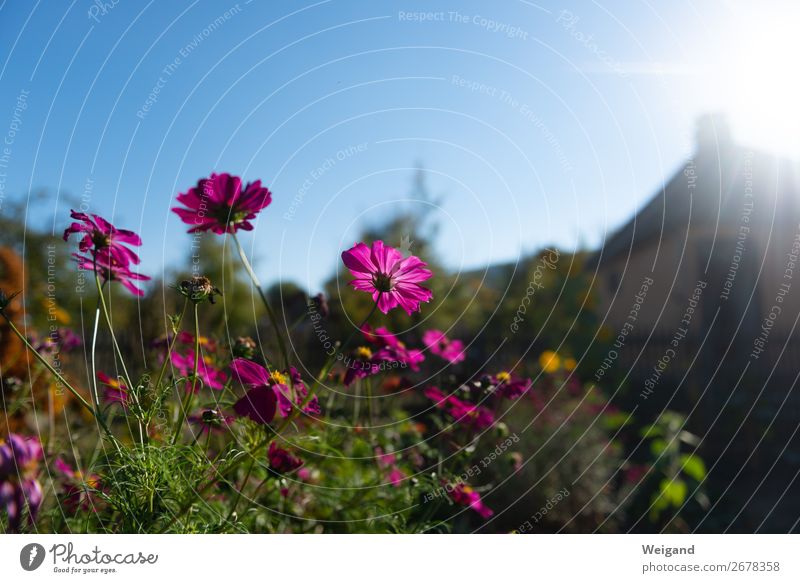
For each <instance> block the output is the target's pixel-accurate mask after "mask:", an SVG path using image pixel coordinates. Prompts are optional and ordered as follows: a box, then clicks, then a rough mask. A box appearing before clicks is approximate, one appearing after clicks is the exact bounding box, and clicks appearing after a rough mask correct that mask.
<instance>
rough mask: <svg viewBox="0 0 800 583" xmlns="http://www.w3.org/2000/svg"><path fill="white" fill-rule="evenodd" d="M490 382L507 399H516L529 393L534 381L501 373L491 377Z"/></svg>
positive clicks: (504, 372) (508, 373)
mask: <svg viewBox="0 0 800 583" xmlns="http://www.w3.org/2000/svg"><path fill="white" fill-rule="evenodd" d="M489 382H490V383H491V384H493V385H494V386H495V390H496V391H497V393H498V394H500V395H502V396H503V397H505V398H506V399H516V398H518V397H521V396H522V395H524V394H525V393H527V392H528V391H529V390H530V388H531V385H533V381H531V380H530V379H523V378H520V377H518V376H515V375H512V374H511V373H510V372H506V371H501V372H499V373H497V374H496V375H494V376H492V377H489Z"/></svg>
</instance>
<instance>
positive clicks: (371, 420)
mask: <svg viewBox="0 0 800 583" xmlns="http://www.w3.org/2000/svg"><path fill="white" fill-rule="evenodd" d="M364 381H365V383H366V385H367V413H368V415H369V429H370V430H371V429H372V428H373V427H375V413H374V411H373V409H372V379H371V378H366V379H364Z"/></svg>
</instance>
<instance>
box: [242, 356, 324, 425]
mask: <svg viewBox="0 0 800 583" xmlns="http://www.w3.org/2000/svg"><path fill="white" fill-rule="evenodd" d="M230 368H231V371H233V374H234V375H235V376H236V378H238V379H239V381H240V382H241V383H242V384H243V385H245V386H247V387H250V390H249V391H247V393H246V394H245V395H244V397H242V398H241V399H239V400H238V401H236V403H234V405H233V410H234V411H236V414H237V415H239V416H240V417H249V418H250V419H252V420H253V421H255V422H256V423H261V424H267V423H270V422H271V421H272V419H273V418H274V417H275V413H276V411H277V412H279V413H280V415H281V417H284V418H286V417H288V416H289V415H290V414H291V412H292V409H293V408H294V407H297V406H299V405H300V404H301V403H302V402H303V401H304V400H305V399H306V397H307V396H308V389H306V386H305V384H304V383H303V379H302V377H301V376H300V373H299V372H298V371H297V369H295V368H294V367H292V368H290V369H289V373H288V374H287V373H285V372H284V373H282V372H278V371H273V372H271V373H270V372H269V371H268V370H267V369H266V368H264V367H263V366H261V365H260V364H256V363H255V362H253V361H251V360H247V359H245V358H237V359H235V360H234V361H233V362H232V363H231V366H230ZM290 379H291V383H290ZM292 397H294V398H292ZM303 412H304V413H307V414H309V415H319V414H320V413H321V410H320V407H319V400H318V399H317V397H316V396H314V397H312V398H311V400H310V401H309V402H308V403H307V404H306V406H305V408H304V409H303Z"/></svg>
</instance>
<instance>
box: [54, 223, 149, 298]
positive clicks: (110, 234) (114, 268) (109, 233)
mask: <svg viewBox="0 0 800 583" xmlns="http://www.w3.org/2000/svg"><path fill="white" fill-rule="evenodd" d="M71 216H72V218H73V219H76V220H77V221H80V222H75V223H72V224H71V225H70V226H69V227H67V228H66V229H65V230H64V240H65V241H66V240H68V239H69V236H70V235H72V234H73V233H78V234H82V235H83V236H82V237H81V239H80V241H79V242H78V249H79V250H80V252H81V253H82V254H81V253H73V254H72V256H73V257H74V258H75V260H76V261H77V262H78V268H79V269H82V270H86V271H92V272H94V271H95V270H97V274H98V275H99V276H100V277H101V278H102V279H103V281H118V282H119V283H121V284H122V285H123V287H125V288H126V289H127V290H128V291H130V292H131V293H132V294H134V295H137V296H142V295H144V292H143V291H142V290H140V289H139V288H137V287H136V286H135V285H134V283H133V282H134V281H147V280H149V279H150V278H149V277H147V276H145V275H141V274H139V273H135V272H133V271H131V269H130V266H131V264H134V265H136V264H138V263H139V256H138V255H136V253H134V252H133V251H131V249H129V248H128V247H126V245H133V246H134V247H139V246H140V245H141V244H142V240H141V238H140V237H139V235H137V234H136V233H134V232H133V231H127V230H125V229H117V228H116V227H115V226H114V225H112V224H111V223H109V222H108V221H107V220H105V219H104V218H102V217H100V216H98V215H87V214H86V213H79V212H77V211H74V210H73V211H72V212H71Z"/></svg>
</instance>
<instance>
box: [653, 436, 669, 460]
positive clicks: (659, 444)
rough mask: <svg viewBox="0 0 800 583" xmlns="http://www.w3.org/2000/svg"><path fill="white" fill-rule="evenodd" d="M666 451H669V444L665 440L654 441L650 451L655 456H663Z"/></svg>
mask: <svg viewBox="0 0 800 583" xmlns="http://www.w3.org/2000/svg"><path fill="white" fill-rule="evenodd" d="M665 449H667V442H666V441H665V440H663V439H654V440H653V441H652V443H651V444H650V451H651V452H653V455H656V456H658V455H661V454H662V453H664V450H665Z"/></svg>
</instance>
